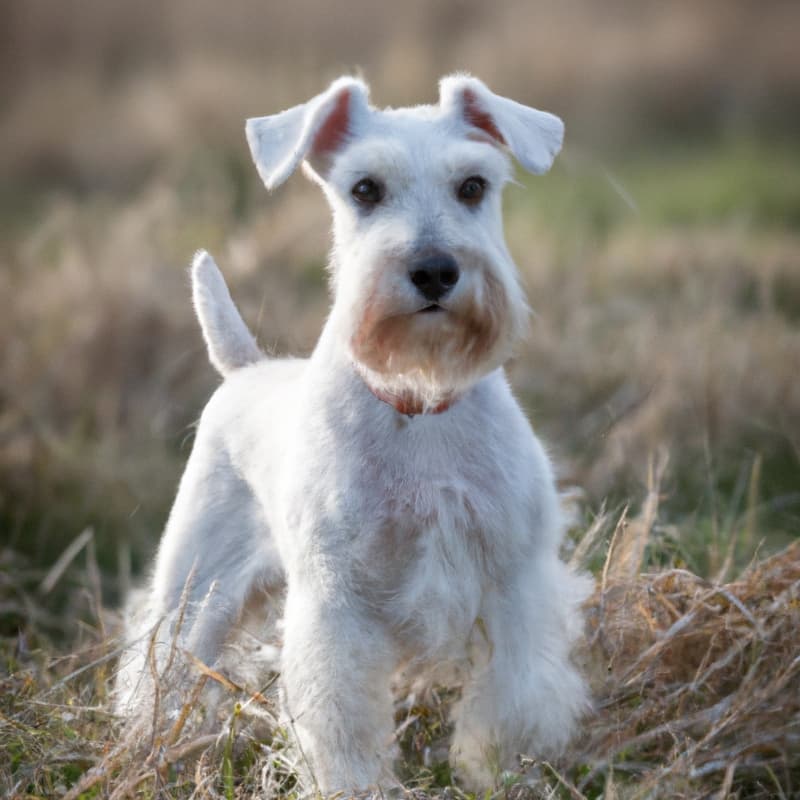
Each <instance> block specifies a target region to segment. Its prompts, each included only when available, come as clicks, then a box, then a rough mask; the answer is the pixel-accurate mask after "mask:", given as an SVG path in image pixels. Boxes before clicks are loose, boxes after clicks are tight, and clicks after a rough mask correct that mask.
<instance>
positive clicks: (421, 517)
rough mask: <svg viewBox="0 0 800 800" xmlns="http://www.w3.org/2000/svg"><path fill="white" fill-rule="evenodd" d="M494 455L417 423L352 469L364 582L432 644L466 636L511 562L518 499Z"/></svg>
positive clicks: (415, 635)
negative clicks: (487, 594) (484, 599)
mask: <svg viewBox="0 0 800 800" xmlns="http://www.w3.org/2000/svg"><path fill="white" fill-rule="evenodd" d="M414 423H415V421H414V420H412V421H410V423H409V426H411V425H413V424H414ZM404 432H405V433H406V434H408V435H407V436H405V437H403V435H402V434H403V433H404ZM496 462H497V457H496V454H495V452H494V451H493V450H492V449H491V448H485V447H483V443H482V442H480V441H479V440H476V441H473V447H472V448H471V449H470V450H468V451H462V448H460V447H459V446H458V445H457V444H454V443H453V442H452V441H447V440H443V439H442V438H437V437H436V436H435V435H430V436H426V435H425V431H415V430H413V429H412V430H410V431H408V430H407V431H400V432H399V434H398V436H396V437H394V441H393V442H392V446H391V447H387V448H382V449H378V448H375V449H368V450H367V451H366V452H365V456H364V458H363V459H362V460H361V461H360V467H359V470H358V471H357V473H356V474H355V475H354V476H353V477H354V479H355V486H354V489H355V492H354V494H355V495H356V496H358V497H360V498H361V503H360V508H359V511H358V516H359V518H360V524H357V525H355V526H354V528H353V529H352V531H351V548H352V550H351V552H352V553H353V556H354V566H355V569H356V573H357V575H356V577H357V582H358V585H359V586H360V587H361V591H362V593H363V595H364V597H365V598H366V599H367V600H368V601H369V602H370V603H371V604H372V605H373V606H374V607H376V608H377V609H378V610H379V611H380V612H381V613H382V615H384V616H385V617H387V618H388V619H389V621H390V622H391V623H394V624H395V625H396V626H397V627H398V628H401V629H404V630H407V631H408V633H409V634H410V637H411V638H412V639H413V640H414V641H415V642H419V641H420V639H421V638H422V639H424V640H427V642H428V644H427V646H428V647H429V648H434V649H435V648H436V647H438V646H447V645H448V644H449V643H450V642H451V641H452V639H453V638H454V637H455V638H460V639H464V638H466V636H467V635H468V634H469V631H470V629H471V628H472V627H473V625H474V623H475V619H476V616H477V614H478V609H479V606H480V601H481V596H482V594H483V592H484V591H485V590H486V588H487V587H488V586H490V585H491V583H492V582H495V581H498V580H502V576H503V574H504V573H505V572H506V571H507V570H508V569H509V567H510V565H511V562H512V561H513V551H514V549H515V548H514V544H513V537H510V536H509V534H510V533H511V532H512V531H513V529H514V528H515V527H516V528H518V527H519V516H520V511H521V509H520V508H519V505H520V500H519V498H518V497H516V496H515V494H516V492H515V490H514V486H513V483H510V482H509V481H506V480H505V479H504V477H503V471H502V470H500V469H499V467H498V464H497V463H496Z"/></svg>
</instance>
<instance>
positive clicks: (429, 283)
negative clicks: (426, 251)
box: [408, 253, 459, 303]
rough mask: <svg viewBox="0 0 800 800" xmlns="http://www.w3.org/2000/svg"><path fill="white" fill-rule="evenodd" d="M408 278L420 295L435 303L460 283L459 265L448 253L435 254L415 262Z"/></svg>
mask: <svg viewBox="0 0 800 800" xmlns="http://www.w3.org/2000/svg"><path fill="white" fill-rule="evenodd" d="M408 276H409V277H410V278H411V283H413V284H414V286H416V287H417V289H418V291H419V293H420V294H421V295H422V296H423V297H424V298H425V299H426V300H430V301H431V303H435V302H437V301H438V300H441V299H442V298H443V297H444V296H445V295H446V294H447V293H448V292H449V291H450V290H451V289H452V288H453V287H454V286H455V285H456V284H457V283H458V276H459V271H458V264H456V260H455V259H454V258H453V257H452V256H451V255H448V254H447V253H435V254H433V255H429V256H424V257H423V258H420V259H419V260H418V261H416V262H414V265H413V266H412V267H411V270H410V271H409V273H408Z"/></svg>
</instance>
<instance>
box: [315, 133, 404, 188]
mask: <svg viewBox="0 0 800 800" xmlns="http://www.w3.org/2000/svg"><path fill="white" fill-rule="evenodd" d="M409 159H410V155H409V153H408V151H407V150H406V149H405V148H404V147H401V146H400V145H398V144H397V143H396V142H392V141H388V140H383V139H365V140H363V141H360V142H356V143H354V144H352V145H351V146H350V147H349V148H348V149H347V158H342V159H339V160H338V163H337V164H335V165H334V168H333V171H332V175H331V177H332V178H336V177H340V178H342V179H353V178H356V177H363V176H364V175H365V174H372V175H380V176H386V175H406V174H407V173H408V166H409Z"/></svg>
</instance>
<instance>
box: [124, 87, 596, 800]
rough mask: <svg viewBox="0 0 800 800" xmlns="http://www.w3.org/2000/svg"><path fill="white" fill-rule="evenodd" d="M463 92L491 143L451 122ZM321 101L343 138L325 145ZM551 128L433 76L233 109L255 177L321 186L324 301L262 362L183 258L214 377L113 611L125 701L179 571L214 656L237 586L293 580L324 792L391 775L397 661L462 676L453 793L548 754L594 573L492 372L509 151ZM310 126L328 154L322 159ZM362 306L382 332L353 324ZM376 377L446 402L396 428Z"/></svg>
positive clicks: (498, 331)
mask: <svg viewBox="0 0 800 800" xmlns="http://www.w3.org/2000/svg"><path fill="white" fill-rule="evenodd" d="M467 91H469V92H471V95H470V96H469V97H470V102H472V103H474V102H475V101H476V98H477V102H478V103H480V111H481V113H485V114H486V115H487V118H491V120H492V123H493V125H494V126H495V128H496V129H497V130H499V131H500V134H501V135H502V141H500V139H499V138H498V137H497V136H496V135H495V133H494V129H493V128H491V126H487V130H489V133H488V134H487V132H486V130H478V129H476V127H475V125H473V124H471V121H470V119H469V118H467V117H465V114H464V109H463V103H462V102H461V100H460V98H462V99H463V97H466V96H467V95H465V94H464V93H465V92H467ZM343 92H344V93H346V94H344V95H343V94H342V93H343ZM343 98H344V99H343ZM345 100H346V102H345ZM337 108H338V109H339V111H340V112H342V113H344V112H346V114H345V117H346V125H345V127H344V129H343V130H342V131H341V132H340V133H341V134H342V135H341V136H339V137H336V136H334V137H329V139H328V140H326V138H325V137H324V136H323V137H322V138H319V137H318V132H319V131H322V130H325V128H324V126H325V125H326V124H328V123H329V121H330V116H329V115H330V114H332V113H334V112H333V111H332V109H337ZM343 110H344V111H343ZM561 130H562V126H561V123H560V121H558V120H556V118H555V117H552V116H551V115H547V114H544V113H543V112H538V111H535V110H533V109H529V108H526V107H524V106H520V105H519V104H516V103H513V102H512V101H510V100H505V99H503V98H500V97H497V96H496V95H494V94H492V93H491V92H490V91H489V90H488V89H487V88H486V87H485V86H484V85H483V84H481V83H480V82H479V81H476V80H475V79H472V78H469V77H467V76H455V77H452V78H448V79H446V80H444V81H443V82H442V102H441V103H440V105H438V106H422V107H418V108H413V109H398V110H385V111H378V110H376V109H373V108H371V107H369V106H368V105H367V90H366V87H365V86H364V84H363V83H361V82H360V81H354V80H352V79H340V80H339V81H337V82H336V83H334V84H333V86H332V87H331V88H330V89H329V90H328V91H327V92H325V93H324V94H322V95H320V96H319V97H317V98H314V99H313V100H311V101H310V102H308V103H306V104H305V105H302V106H298V107H296V108H294V109H290V110H289V111H285V112H283V113H282V114H279V115H276V116H275V117H266V118H260V119H257V120H250V121H249V122H248V126H247V133H248V140H249V142H250V145H251V147H252V150H253V155H254V158H255V160H256V163H257V165H258V169H259V172H260V174H261V176H262V177H263V178H264V181H265V183H266V184H267V185H268V186H275V185H277V184H278V183H280V182H281V181H283V180H285V178H286V177H288V175H289V174H290V173H291V171H292V170H293V169H294V168H295V167H296V166H297V165H298V163H299V162H300V161H301V160H302V159H305V160H306V167H307V170H308V171H309V173H310V174H311V176H312V177H313V178H314V179H315V180H316V181H318V182H319V183H320V185H321V186H322V188H323V190H324V191H325V194H326V196H327V197H328V199H329V201H330V204H331V206H332V209H333V220H334V223H333V235H334V247H333V253H332V258H331V271H332V281H333V285H334V289H335V297H334V302H333V307H332V310H331V313H330V316H329V318H328V321H327V323H326V325H325V328H324V330H323V332H322V335H321V337H320V339H319V342H318V344H317V347H316V349H315V350H314V352H313V354H312V355H311V357H310V358H309V359H305V360H300V359H283V360H267V359H263V358H261V354H260V351H258V349H257V347H256V345H255V343H254V341H253V339H252V336H251V335H250V334H249V332H248V331H247V330H246V328H245V327H244V324H243V323H242V321H241V319H240V317H239V315H238V312H236V310H235V308H234V307H233V304H232V301H231V299H230V295H229V294H228V291H227V288H226V287H225V283H224V281H223V279H222V277H221V275H220V274H219V272H218V270H217V269H216V266H215V265H214V263H213V261H212V260H211V258H210V256H208V255H207V254H204V253H200V254H198V256H197V257H196V260H195V265H194V269H193V281H194V293H195V305H196V308H197V311H198V316H199V318H200V321H201V325H202V327H203V332H204V335H205V338H206V341H207V343H208V346H209V353H210V356H211V360H212V362H213V363H214V365H215V366H216V367H217V368H218V369H219V370H220V371H221V372H222V373H223V374H225V375H226V380H225V382H224V383H223V385H222V386H221V387H220V388H219V389H218V391H217V392H216V393H215V395H214V396H213V397H212V399H211V401H210V402H209V403H208V405H207V406H206V408H205V410H204V412H203V415H202V420H201V423H200V426H199V428H198V431H197V439H196V442H195V445H194V449H193V452H192V455H191V457H190V459H189V463H188V464H187V467H186V471H185V473H184V476H183V479H182V480H181V484H180V488H179V491H178V495H177V498H176V500H175V504H174V507H173V509H172V513H171V514H170V518H169V521H168V523H167V527H166V530H165V532H164V536H163V538H162V541H161V545H160V548H159V552H158V557H157V559H156V566H155V572H154V575H153V579H152V582H151V585H150V590H149V593H148V594H147V598H148V599H147V601H146V602H144V603H143V604H141V606H140V607H139V609H138V611H139V619H138V621H136V622H134V623H133V624H132V626H131V630H130V633H131V638H132V639H133V640H138V641H139V642H140V644H139V645H138V646H135V647H133V649H132V655H131V658H130V660H129V661H126V662H125V663H124V664H123V668H122V670H121V673H120V678H119V681H118V707H119V709H120V710H121V711H124V712H127V713H131V712H133V710H134V709H135V708H136V707H137V706H140V705H141V700H142V698H143V697H145V696H146V692H147V686H148V680H149V678H148V674H149V673H148V668H147V666H146V664H145V653H146V647H145V646H143V645H142V644H141V642H145V643H146V642H147V635H146V632H147V631H148V630H150V629H152V627H153V626H154V625H155V624H156V623H157V622H158V620H160V619H163V620H164V622H163V623H162V625H161V628H159V632H158V633H157V634H156V636H155V638H154V641H155V642H156V645H157V648H161V650H167V649H168V643H169V641H170V636H171V635H172V634H173V633H175V629H176V624H177V622H176V621H177V619H178V615H177V610H178V608H179V606H180V601H181V600H180V599H181V593H182V591H184V586H185V585H186V586H187V588H186V597H187V599H188V603H187V605H186V609H185V620H184V622H183V626H182V628H181V630H180V631H179V632H178V633H177V636H178V639H179V642H180V645H181V646H182V647H185V648H186V649H188V650H189V651H191V652H193V653H194V654H195V655H196V656H197V657H198V658H200V659H202V660H204V661H206V662H207V663H210V664H213V663H220V659H221V656H222V652H223V648H224V646H225V645H226V643H228V642H229V641H230V640H231V638H232V636H233V635H234V634H233V633H232V631H233V630H234V626H235V625H236V623H237V621H238V620H239V619H240V617H241V615H242V613H243V609H244V608H245V606H246V605H247V604H249V606H250V607H251V608H252V604H253V597H254V596H258V592H260V591H261V590H268V591H272V593H273V594H274V593H279V592H280V591H281V590H282V589H283V588H284V587H285V592H286V594H285V609H284V614H283V623H284V625H283V631H284V642H283V648H282V653H281V673H282V683H283V688H284V695H285V711H286V713H287V714H288V715H289V716H290V717H291V719H292V720H293V728H294V730H295V732H296V735H297V737H298V739H299V744H300V745H301V746H302V751H303V753H304V754H305V756H306V758H307V759H308V762H309V768H310V770H311V771H312V772H313V774H314V778H315V779H316V781H317V784H318V785H319V787H320V788H321V789H322V791H323V792H325V793H328V792H332V791H335V790H339V789H341V790H351V789H356V788H362V789H363V788H367V787H370V786H375V785H376V784H379V783H384V784H386V783H387V782H391V780H392V757H393V749H392V746H391V741H392V732H393V714H392V694H391V686H392V681H393V676H396V675H397V674H398V671H403V670H404V671H405V674H406V675H414V676H417V677H420V676H430V677H432V676H434V675H440V674H442V668H449V670H450V671H454V672H455V674H457V675H459V676H460V680H462V681H463V686H464V688H463V697H462V700H461V701H460V703H459V705H458V707H457V710H456V725H455V734H454V741H453V747H452V760H453V762H454V765H455V766H456V768H457V769H458V770H459V773H460V774H461V775H462V776H463V777H464V779H465V780H466V781H467V782H469V783H472V784H474V785H476V786H484V787H485V786H488V785H490V784H491V783H492V782H493V781H494V780H495V779H496V777H497V774H498V772H499V771H500V770H504V769H513V768H514V766H515V764H516V762H515V757H516V755H517V754H518V753H529V754H533V755H552V754H553V753H556V752H558V751H559V750H561V749H562V748H563V747H564V745H565V744H566V743H567V741H568V739H569V737H570V735H571V733H572V732H573V730H574V727H575V724H576V722H577V720H578V719H579V717H580V715H581V713H582V712H583V711H584V710H585V708H586V705H587V692H586V688H585V686H584V683H583V681H582V679H581V677H580V676H579V674H578V673H577V671H576V670H575V668H574V667H573V666H572V664H571V663H570V660H569V650H570V645H571V643H572V642H573V640H574V639H575V637H576V636H577V635H578V634H579V632H580V629H581V617H580V613H579V604H580V602H581V601H582V599H583V598H584V597H585V595H586V592H587V587H588V579H585V578H582V577H579V576H576V575H574V574H572V573H570V572H569V570H568V569H567V567H566V566H565V565H564V564H563V563H562V562H561V561H560V560H559V557H558V549H559V545H560V542H561V537H562V528H563V524H562V518H561V511H560V506H559V500H558V495H557V492H556V488H555V483H554V479H553V474H552V469H551V466H550V462H549V460H548V458H547V456H546V454H545V452H544V451H543V449H542V447H541V445H540V443H539V441H538V440H537V438H536V437H535V435H534V434H533V431H532V430H531V428H530V425H529V424H528V422H527V420H526V419H525V416H524V414H523V412H522V411H521V409H520V407H519V405H518V404H517V402H516V401H515V399H514V397H513V395H512V393H511V390H510V388H509V386H508V383H507V381H506V378H505V375H504V373H503V370H502V364H503V362H504V361H505V360H506V358H507V357H508V355H509V354H510V352H511V350H512V348H513V346H514V343H515V342H516V341H518V339H519V337H520V336H521V335H522V333H523V332H524V328H525V319H526V314H527V308H526V305H525V301H524V298H523V296H522V292H521V290H520V288H519V284H518V281H517V276H516V270H515V268H514V264H513V262H512V260H511V257H510V255H509V254H508V251H507V249H506V246H505V243H504V240H503V232H502V220H501V209H500V193H501V189H502V186H503V184H504V183H505V182H506V180H507V179H508V178H509V176H510V164H509V161H508V157H507V155H506V153H505V152H504V150H505V147H504V145H505V146H507V147H508V148H509V149H510V150H511V152H512V153H513V154H514V155H515V156H516V157H517V158H518V159H519V160H520V161H521V163H522V164H523V165H524V166H526V167H528V168H529V169H532V170H534V171H542V170H544V169H546V168H547V167H548V166H549V164H550V162H551V161H552V158H553V157H554V155H555V153H556V152H557V150H558V147H559V146H560V139H561ZM326 141H334V142H335V147H334V148H333V149H332V152H323V153H321V152H314V148H318V149H319V148H320V147H321V146H322V145H324V144H325V142H326ZM321 143H322V144H321ZM475 174H478V175H480V176H482V177H483V178H485V179H486V181H487V190H486V194H485V196H484V198H483V200H482V202H481V203H479V204H478V205H477V206H474V207H468V206H466V205H465V204H464V203H463V202H461V201H460V200H459V199H458V197H457V191H458V188H459V186H460V185H461V183H462V182H463V181H464V180H465V179H466V178H468V177H470V176H472V175H475ZM364 177H372V178H377V179H379V180H380V181H381V182H382V184H383V185H384V186H385V197H384V199H383V200H382V201H381V202H380V203H379V204H378V205H377V206H375V207H374V208H372V209H371V210H370V211H368V212H365V210H364V208H363V207H362V206H360V205H359V204H358V203H357V202H356V201H355V200H354V199H353V197H352V195H351V191H350V190H351V188H352V187H353V186H354V185H355V184H356V183H357V182H358V181H359V180H362V179H363V178H364ZM431 248H434V249H435V250H436V251H437V252H447V253H451V254H455V255H456V260H457V261H458V262H459V267H460V271H461V274H460V278H459V280H458V282H457V283H456V285H455V286H454V287H453V289H452V291H451V292H450V293H448V294H447V295H446V296H445V297H444V299H443V300H442V303H441V304H442V307H443V308H444V311H439V312H435V313H427V314H425V313H417V312H419V311H420V309H422V308H423V307H424V306H425V305H426V303H425V302H423V301H422V300H421V299H420V296H419V292H418V291H417V288H416V287H415V286H414V285H413V284H412V283H411V281H410V280H409V269H411V268H412V267H413V265H414V264H415V263H417V261H416V259H418V258H419V254H420V253H425V252H428V251H430V249H431ZM498 309H502V311H503V313H502V317H501V318H500V319H494V317H493V316H492V314H493V313H494V312H496V311H497V310H498ZM376 319H377V320H378V321H379V322H387V321H388V322H387V325H389V327H387V328H386V329H385V330H384V329H383V328H381V331H383V332H384V333H383V334H381V335H380V336H377V337H373V338H370V336H369V335H367V334H369V332H370V331H372V330H373V328H372V327H370V326H371V324H372V323H373V322H374V321H375V320H376ZM490 323H491V324H490ZM395 324H396V325H398V326H399V328H393V327H391V326H392V325H395ZM472 331H481V332H483V333H481V335H484V334H485V335H486V336H488V337H489V339H488V340H487V341H483V340H480V341H473V340H472V339H470V338H469V337H470V335H471V332H472ZM487 331H489V332H491V335H490V334H489V333H486V332H487ZM387 332H388V333H387ZM390 334H391V335H390ZM359 337H360V338H359ZM386 337H389V339H388V340H389V341H390V342H391V345H390V346H386V345H385V343H386V341H387V338H386ZM375 353H377V355H375ZM373 356H374V357H373ZM365 360H366V361H369V362H370V363H364V361H365ZM251 362H255V363H251ZM381 392H384V393H387V394H388V395H390V396H392V397H400V396H402V397H404V398H411V401H413V402H415V403H418V404H419V408H420V409H421V410H429V411H430V410H437V411H441V408H436V406H437V404H440V403H442V402H443V401H446V403H449V408H447V410H445V411H442V413H427V414H418V415H416V416H413V418H410V417H408V416H405V415H403V414H401V413H399V412H398V411H397V410H395V408H393V407H392V406H391V405H389V404H388V403H387V402H383V401H382V400H381V399H378V397H377V396H376V394H380V393H381ZM187 582H188V583H187ZM265 616H266V612H265Z"/></svg>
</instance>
